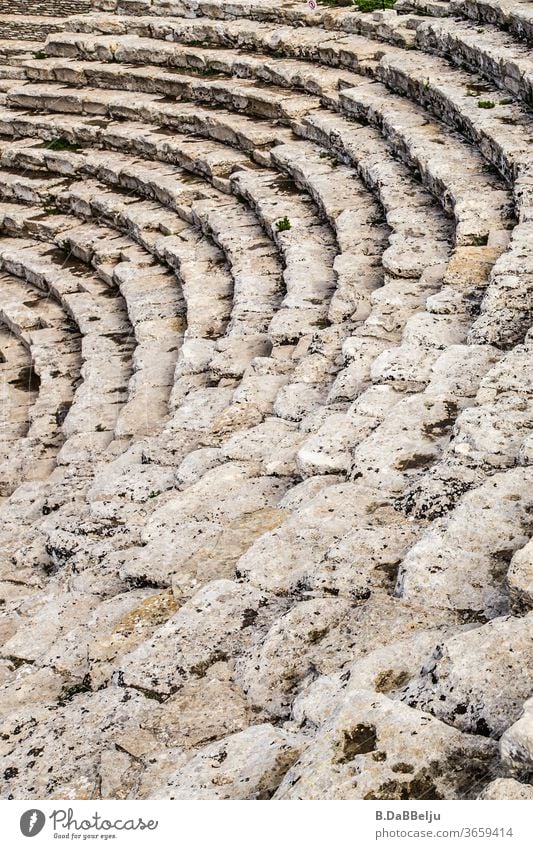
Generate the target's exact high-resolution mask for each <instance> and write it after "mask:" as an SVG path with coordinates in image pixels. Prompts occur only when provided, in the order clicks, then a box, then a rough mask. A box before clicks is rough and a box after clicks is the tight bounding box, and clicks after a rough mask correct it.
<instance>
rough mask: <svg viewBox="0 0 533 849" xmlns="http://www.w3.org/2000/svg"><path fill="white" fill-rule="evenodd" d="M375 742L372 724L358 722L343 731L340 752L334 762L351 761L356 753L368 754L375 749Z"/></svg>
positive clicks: (375, 736) (375, 737) (374, 731)
mask: <svg viewBox="0 0 533 849" xmlns="http://www.w3.org/2000/svg"><path fill="white" fill-rule="evenodd" d="M376 742H377V735H376V728H375V726H374V725H366V724H364V723H359V724H358V725H355V726H354V727H353V728H351V729H349V730H348V731H344V739H343V741H342V754H341V755H340V756H339V757H338V758H337V760H336V763H339V764H344V763H348V762H349V761H353V759H354V758H355V757H357V755H368V754H369V753H370V752H373V751H375V748H376Z"/></svg>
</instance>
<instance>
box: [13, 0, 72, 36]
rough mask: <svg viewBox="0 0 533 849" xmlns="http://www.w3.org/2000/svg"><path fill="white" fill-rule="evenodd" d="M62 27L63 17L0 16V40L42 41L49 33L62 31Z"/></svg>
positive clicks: (63, 23)
mask: <svg viewBox="0 0 533 849" xmlns="http://www.w3.org/2000/svg"><path fill="white" fill-rule="evenodd" d="M10 2H11V0H10ZM10 11H11V9H10ZM56 11H57V10H56ZM64 26H65V18H64V17H61V18H60V17H52V16H47V15H42V14H38V15H28V14H26V15H24V16H22V15H13V14H8V15H4V14H0V39H2V40H3V39H11V38H12V39H14V40H17V39H22V40H24V39H26V38H31V39H32V40H33V39H42V40H44V39H45V38H46V36H47V35H48V34H49V33H51V32H57V31H58V30H62V29H63V28H64Z"/></svg>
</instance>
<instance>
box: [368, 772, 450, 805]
mask: <svg viewBox="0 0 533 849" xmlns="http://www.w3.org/2000/svg"><path fill="white" fill-rule="evenodd" d="M364 798H365V799H373V800H378V799H391V800H392V799H442V798H443V796H442V794H441V793H439V791H438V790H437V788H436V786H435V783H434V781H433V778H432V777H431V775H430V774H429V772H427V771H425V770H423V771H422V772H420V773H419V774H418V775H417V776H416V777H415V778H413V779H412V780H411V781H406V782H400V781H386V782H385V783H384V784H382V785H381V786H380V787H378V789H377V790H375V791H374V790H372V791H371V792H370V793H367V794H366V796H365V797H364Z"/></svg>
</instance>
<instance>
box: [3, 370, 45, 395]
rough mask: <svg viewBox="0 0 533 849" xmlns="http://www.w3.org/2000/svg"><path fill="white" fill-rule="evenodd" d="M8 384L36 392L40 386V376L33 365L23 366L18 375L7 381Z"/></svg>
mask: <svg viewBox="0 0 533 849" xmlns="http://www.w3.org/2000/svg"><path fill="white" fill-rule="evenodd" d="M9 384H10V386H14V387H15V389H21V390H22V391H23V392H38V391H39V387H40V386H41V378H40V377H39V375H38V374H37V372H36V371H35V370H34V368H33V366H24V367H23V368H21V369H20V371H19V373H18V377H15V378H14V379H13V380H10V381H9Z"/></svg>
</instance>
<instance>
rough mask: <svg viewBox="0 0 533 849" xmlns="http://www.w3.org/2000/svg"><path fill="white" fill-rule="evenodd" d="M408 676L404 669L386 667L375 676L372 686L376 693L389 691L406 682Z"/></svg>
mask: <svg viewBox="0 0 533 849" xmlns="http://www.w3.org/2000/svg"><path fill="white" fill-rule="evenodd" d="M410 677H411V676H410V675H409V673H408V672H407V671H406V670H402V671H401V672H396V671H395V670H394V669H386V670H384V671H383V672H380V673H379V675H378V676H377V677H376V679H375V681H374V687H375V688H376V691H377V692H378V693H390V691H391V690H396V688H398V687H403V686H404V684H407V682H408V681H409V678H410Z"/></svg>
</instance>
